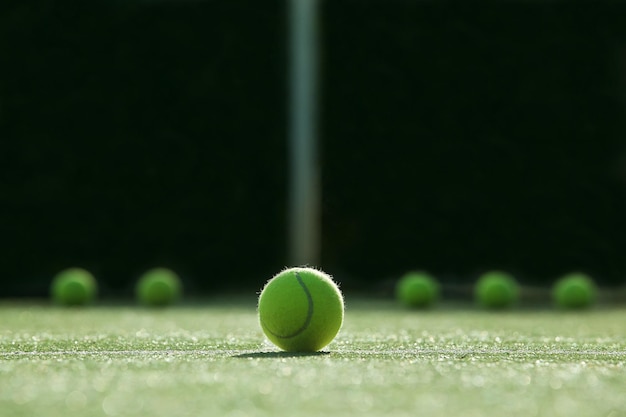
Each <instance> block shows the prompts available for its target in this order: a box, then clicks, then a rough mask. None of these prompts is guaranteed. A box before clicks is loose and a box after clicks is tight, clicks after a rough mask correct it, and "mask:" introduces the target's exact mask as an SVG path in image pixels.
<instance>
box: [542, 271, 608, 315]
mask: <svg viewBox="0 0 626 417" xmlns="http://www.w3.org/2000/svg"><path fill="white" fill-rule="evenodd" d="M596 294H597V288H596V284H595V282H594V281H593V279H592V278H591V277H590V276H589V275H587V274H584V273H580V272H576V273H571V274H568V275H565V276H564V277H562V278H561V279H559V280H558V281H557V282H556V284H555V285H554V288H553V290H552V298H553V300H554V303H555V304H556V305H557V307H560V308H564V309H572V310H573V309H583V308H587V307H590V306H591V305H592V304H593V303H594V302H595V300H596Z"/></svg>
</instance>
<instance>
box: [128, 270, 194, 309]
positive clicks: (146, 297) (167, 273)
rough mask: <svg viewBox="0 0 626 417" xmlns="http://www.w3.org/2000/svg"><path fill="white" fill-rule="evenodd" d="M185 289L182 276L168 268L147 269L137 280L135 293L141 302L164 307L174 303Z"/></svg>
mask: <svg viewBox="0 0 626 417" xmlns="http://www.w3.org/2000/svg"><path fill="white" fill-rule="evenodd" d="M182 291H183V286H182V282H181V280H180V277H179V276H178V275H177V274H176V273H175V272H174V271H172V270H171V269H168V268H153V269H150V270H148V271H146V272H145V273H144V274H143V275H141V277H140V278H139V281H138V282H137V286H136V288H135V295H136V297H137V301H138V302H139V303H140V304H143V305H146V306H152V307H162V306H167V305H170V304H174V303H175V302H176V301H178V299H179V298H180V297H181V295H182Z"/></svg>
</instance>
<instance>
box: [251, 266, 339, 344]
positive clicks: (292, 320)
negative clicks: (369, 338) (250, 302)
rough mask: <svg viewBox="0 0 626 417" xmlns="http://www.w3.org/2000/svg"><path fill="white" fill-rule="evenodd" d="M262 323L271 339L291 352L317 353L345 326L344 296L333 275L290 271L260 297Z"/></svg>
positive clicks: (313, 270) (310, 270)
mask: <svg viewBox="0 0 626 417" xmlns="http://www.w3.org/2000/svg"><path fill="white" fill-rule="evenodd" d="M258 312H259V322H260V324H261V328H262V329H263V332H264V333H265V335H266V336H267V338H268V339H269V340H270V341H271V342H272V343H274V344H275V345H276V346H278V347H279V348H281V349H283V350H286V351H290V352H316V351H318V350H320V349H322V348H323V347H325V346H326V345H328V344H329V343H330V342H331V341H332V340H333V339H334V338H335V336H336V335H337V333H338V332H339V329H340V328H341V324H342V323H343V296H342V294H341V291H340V290H339V288H338V287H337V284H335V283H334V282H333V280H332V278H331V277H330V275H328V274H326V273H324V272H322V271H319V270H317V269H313V268H290V269H286V270H284V271H282V272H280V273H279V274H277V275H276V276H274V277H273V278H272V279H270V280H269V281H268V282H267V284H265V287H263V291H261V295H260V297H259V305H258Z"/></svg>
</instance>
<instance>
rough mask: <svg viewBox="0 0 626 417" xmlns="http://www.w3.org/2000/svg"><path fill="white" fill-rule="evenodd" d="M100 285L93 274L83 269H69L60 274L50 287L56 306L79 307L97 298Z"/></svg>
mask: <svg viewBox="0 0 626 417" xmlns="http://www.w3.org/2000/svg"><path fill="white" fill-rule="evenodd" d="M97 292H98V283H97V282H96V279H95V278H94V277H93V275H91V273H90V272H89V271H87V270H85V269H82V268H68V269H65V270H63V271H61V272H59V273H58V274H57V275H56V276H55V277H54V279H53V280H52V284H51V285H50V294H51V296H52V300H53V301H54V302H55V303H56V304H60V305H65V306H79V305H85V304H88V303H90V302H91V301H93V300H94V299H95V298H96V295H97Z"/></svg>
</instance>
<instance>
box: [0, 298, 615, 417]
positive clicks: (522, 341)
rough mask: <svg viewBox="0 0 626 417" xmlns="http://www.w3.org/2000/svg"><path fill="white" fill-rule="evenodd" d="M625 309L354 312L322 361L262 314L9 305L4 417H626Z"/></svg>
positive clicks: (1, 323) (2, 313)
mask: <svg viewBox="0 0 626 417" xmlns="http://www.w3.org/2000/svg"><path fill="white" fill-rule="evenodd" d="M625 329H626V309H625V308H621V307H620V308H618V307H615V308H596V309H592V310H590V311H586V312H577V313H574V312H559V311H554V310H552V309H534V310H530V309H522V310H514V311H508V312H500V313H490V312H485V311H480V310H478V309H476V308H474V307H472V306H469V305H467V306H451V305H448V306H446V305H443V306H440V307H438V308H436V309H434V310H432V311H408V310H405V309H402V308H400V307H398V306H397V305H396V304H395V303H393V302H390V301H381V300H364V299H353V298H351V297H349V296H348V297H347V298H346V317H345V322H344V326H343V328H342V331H341V332H340V333H339V335H338V337H337V338H336V339H335V341H334V342H333V343H332V344H331V345H330V346H329V347H328V348H327V349H325V351H326V352H323V353H319V354H308V355H303V354H289V353H281V352H279V351H278V350H277V349H276V348H275V347H273V346H272V345H270V344H269V343H268V342H266V341H265V339H264V336H263V333H262V331H261V329H260V327H259V325H258V323H257V315H256V300H255V299H254V298H250V299H241V298H238V299H231V300H226V299H220V300H219V301H218V300H214V301H211V300H209V301H207V302H206V303H202V304H194V305H182V306H176V307H171V308H167V309H160V310H151V309H146V308H140V307H136V306H130V305H128V306H119V305H118V306H94V307H89V308H59V307H51V306H47V305H42V304H24V303H15V302H7V301H5V302H3V303H2V304H0V415H2V416H12V417H20V416H29V417H30V416H47V417H54V416H63V417H69V416H81V417H88V416H168V417H170V416H231V417H243V416H329V417H330V416H332V417H341V416H418V415H420V416H466V417H469V416H525V417H528V416H567V417H571V416H606V417H617V416H626V396H625V395H624V393H625V392H626V391H625V389H626V388H625V387H626V367H625V363H626V330H625Z"/></svg>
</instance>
